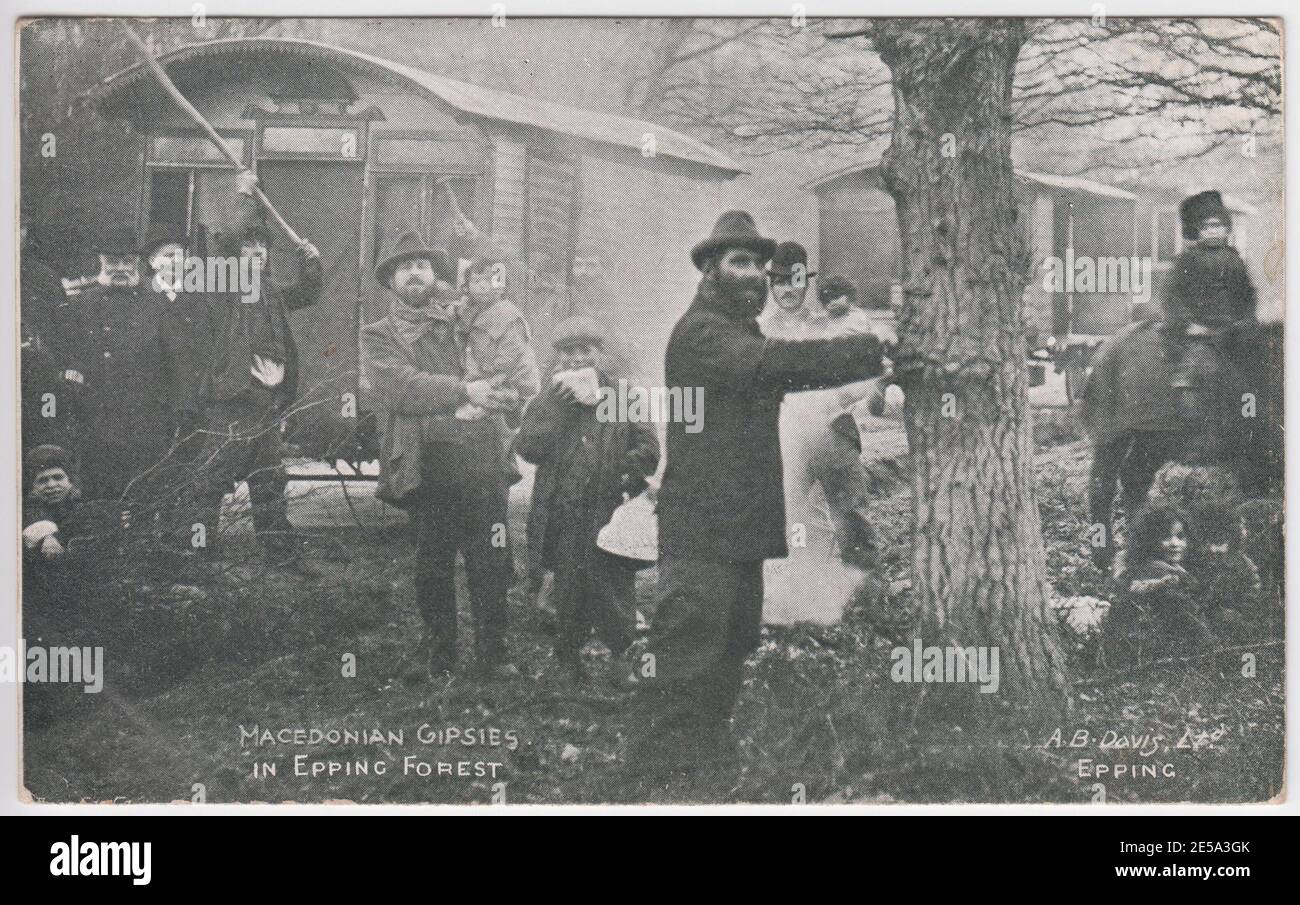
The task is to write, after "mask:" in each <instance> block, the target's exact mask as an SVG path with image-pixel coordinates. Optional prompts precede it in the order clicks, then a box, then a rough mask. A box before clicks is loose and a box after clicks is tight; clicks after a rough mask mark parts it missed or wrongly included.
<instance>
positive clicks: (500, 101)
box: [87, 38, 745, 174]
mask: <svg viewBox="0 0 1300 905" xmlns="http://www.w3.org/2000/svg"><path fill="white" fill-rule="evenodd" d="M262 51H267V52H277V53H297V54H303V55H308V56H314V57H316V58H318V59H322V60H327V61H329V62H332V63H336V64H339V65H343V66H348V67H351V68H353V69H357V70H362V71H373V72H379V73H380V74H387V75H388V76H390V77H397V78H399V79H401V80H403V81H405V82H407V83H409V84H412V85H414V86H416V87H418V88H419V89H421V90H422V91H424V92H427V93H428V94H430V95H432V96H434V97H436V98H438V99H440V100H442V101H443V102H444V103H446V104H449V105H450V106H452V107H455V108H456V109H457V110H462V111H464V112H466V113H469V114H472V115H474V116H481V117H484V118H487V119H495V120H501V121H503V122H508V123H514V124H517V125H522V126H530V127H532V128H536V129H543V130H546V131H548V132H558V133H561V134H564V135H573V136H577V137H579V138H583V139H586V140H588V141H593V142H598V143H601V144H608V145H615V146H618V147H622V148H632V149H634V150H636V151H637V152H638V153H639V152H640V150H641V146H642V143H643V142H644V140H645V136H646V135H647V134H649V135H653V136H654V142H655V154H656V155H661V156H666V157H675V158H678V159H680V160H688V161H691V162H693V163H700V164H704V165H706V166H710V167H714V168H716V169H720V170H726V171H728V172H730V173H732V174H736V173H743V172H745V170H744V169H743V168H742V167H741V166H740V165H739V164H737V163H736V162H735V161H734V160H733V159H731V158H730V157H728V156H727V155H726V154H724V153H722V152H721V151H719V150H717V149H716V148H712V147H710V146H708V145H706V144H704V143H703V142H700V141H696V140H695V139H694V138H691V137H690V136H688V135H683V134H682V133H680V132H676V131H674V130H672V129H669V128H667V127H665V126H661V125H658V124H656V123H650V122H645V121H643V120H638V119H630V118H628V117H625V116H614V115H612V114H609V113H597V112H595V111H592V110H580V109H578V108H576V107H568V106H565V105H564V104H557V103H553V102H551V101H543V100H539V99H536V98H531V97H524V96H522V95H518V94H510V93H508V92H505V91H497V90H495V89H492V88H484V87H483V86H481V85H472V84H470V83H468V82H459V81H456V80H455V79H449V78H446V77H444V76H440V75H434V74H433V73H431V72H426V71H424V70H423V69H416V68H415V67H413V66H406V65H404V64H402V63H395V62H393V61H392V60H385V59H383V58H381V57H376V56H371V55H370V54H365V53H360V52H358V51H355V50H348V49H346V48H342V47H334V46H332V45H329V44H323V43H321V42H319V41H308V40H305V39H302V38H229V39H224V40H220V41H209V42H206V43H203V44H189V45H186V46H184V47H179V48H177V49H176V50H173V51H170V52H168V53H165V54H162V55H161V56H159V57H158V62H159V63H161V64H162V65H163V66H164V68H168V67H173V66H178V65H184V64H185V63H187V62H189V61H191V60H195V59H200V58H208V57H213V56H219V55H221V54H232V55H233V54H248V53H256V52H262ZM149 78H150V76H149V73H148V70H147V69H146V68H145V67H144V64H143V63H137V64H136V65H134V66H131V67H129V68H127V69H124V70H122V71H121V72H117V73H114V74H113V75H110V76H108V77H107V78H106V79H104V80H103V81H101V82H100V83H99V84H98V85H96V86H95V87H94V88H92V89H91V90H90V91H89V92H87V94H88V95H90V96H91V97H93V98H95V99H96V100H99V101H106V100H109V99H112V98H115V97H117V96H119V95H121V94H124V93H125V92H127V91H130V90H132V89H133V88H135V87H137V86H138V85H139V84H140V82H141V81H145V80H148V79H149Z"/></svg>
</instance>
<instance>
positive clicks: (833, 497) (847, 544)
mask: <svg viewBox="0 0 1300 905" xmlns="http://www.w3.org/2000/svg"><path fill="white" fill-rule="evenodd" d="M812 466H813V473H814V474H815V476H816V478H817V480H818V481H820V482H821V485H822V493H824V494H825V496H826V505H827V506H828V507H829V509H830V512H831V520H832V521H833V522H834V524H835V534H836V538H837V540H838V541H839V548H840V558H841V559H842V560H844V561H845V562H846V563H849V564H850V565H853V566H857V567H858V568H860V569H863V570H869V569H871V568H872V567H873V566H875V565H876V562H877V559H878V556H879V546H878V544H877V541H876V531H875V528H874V527H872V524H871V492H870V489H871V480H870V478H869V477H868V476H867V472H866V468H864V467H863V465H862V457H861V455H860V453H859V452H858V449H857V448H856V447H855V446H854V445H853V443H852V442H850V441H849V439H848V438H846V437H844V436H843V435H842V434H840V433H839V432H838V431H835V430H831V431H829V432H828V436H827V437H825V438H824V442H822V443H821V444H820V447H819V449H818V450H817V453H816V454H815V455H814V457H813V460H812Z"/></svg>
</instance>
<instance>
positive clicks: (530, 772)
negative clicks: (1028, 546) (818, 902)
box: [24, 427, 1284, 804]
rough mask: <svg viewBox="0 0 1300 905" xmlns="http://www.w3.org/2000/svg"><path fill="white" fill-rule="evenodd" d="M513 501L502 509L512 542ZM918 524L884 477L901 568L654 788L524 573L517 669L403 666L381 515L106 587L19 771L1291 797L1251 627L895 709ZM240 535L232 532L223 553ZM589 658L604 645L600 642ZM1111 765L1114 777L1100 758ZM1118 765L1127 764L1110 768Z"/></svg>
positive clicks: (1073, 553) (1055, 439)
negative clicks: (96, 635)
mask: <svg viewBox="0 0 1300 905" xmlns="http://www.w3.org/2000/svg"><path fill="white" fill-rule="evenodd" d="M1051 433H1052V429H1051V428H1050V427H1049V428H1048V429H1047V431H1046V434H1047V435H1050V434H1051ZM1043 439H1045V440H1046V442H1049V443H1055V445H1049V446H1047V447H1046V448H1045V449H1044V450H1043V451H1042V452H1040V454H1039V456H1038V463H1037V482H1038V492H1039V500H1040V506H1041V511H1042V520H1043V525H1044V531H1045V540H1046V543H1047V550H1048V565H1049V570H1050V577H1051V580H1052V583H1053V585H1054V587H1056V588H1057V590H1058V592H1059V593H1060V594H1062V595H1074V594H1097V595H1099V596H1104V595H1105V593H1106V588H1105V582H1104V580H1103V576H1102V575H1101V574H1100V573H1099V572H1097V570H1095V569H1094V568H1093V566H1092V565H1091V564H1090V562H1089V561H1088V560H1087V558H1086V556H1085V553H1086V551H1085V549H1084V546H1083V542H1082V540H1081V538H1082V537H1083V532H1084V518H1083V515H1084V513H1085V511H1086V506H1085V493H1086V474H1087V463H1088V457H1089V454H1088V450H1087V448H1086V445H1085V444H1084V443H1082V442H1080V441H1078V440H1072V439H1071V437H1070V432H1069V431H1068V430H1067V431H1064V432H1061V433H1060V434H1059V435H1057V436H1046V435H1045V437H1044V438H1043ZM1060 441H1065V442H1060ZM523 514H524V513H523V512H522V510H519V509H518V507H516V510H515V511H514V512H512V528H513V530H514V532H515V535H516V540H517V541H518V540H521V535H522V518H523ZM909 522H910V514H909V501H908V491H907V489H906V487H905V486H902V485H901V484H897V483H896V484H895V486H894V487H893V488H892V490H891V491H890V492H889V493H888V494H887V495H884V496H883V497H882V498H881V499H880V500H879V502H878V505H877V525H878V527H879V530H880V532H881V535H882V539H883V541H884V543H885V550H886V555H885V560H884V570H885V573H886V574H885V577H886V578H887V579H888V581H889V582H890V593H889V594H888V595H887V597H886V598H885V599H883V600H882V599H876V600H874V601H871V600H867V599H855V600H854V601H853V602H852V603H851V604H850V607H849V609H848V611H847V613H846V616H845V619H844V620H843V621H842V622H841V623H839V624H837V625H835V626H833V627H831V628H817V629H800V628H779V629H773V628H768V629H765V630H764V635H763V643H762V647H761V649H760V650H759V651H758V652H757V653H756V654H755V656H754V657H753V658H752V659H751V661H750V663H749V665H748V667H747V670H746V678H745V688H744V692H743V694H742V697H741V700H740V703H739V706H738V708H737V711H736V714H735V722H734V726H735V733H736V736H737V738H738V740H739V746H740V766H739V769H738V771H732V772H729V773H727V774H726V775H717V774H711V773H705V774H702V775H699V776H697V777H695V778H693V779H690V780H681V781H679V782H678V783H676V784H673V785H669V786H667V787H650V788H643V787H637V788H627V787H626V786H624V785H622V781H621V780H620V779H619V773H618V771H617V767H618V764H619V758H620V752H621V747H622V744H623V740H624V738H625V735H626V725H625V723H624V718H623V714H624V710H625V708H624V701H623V700H622V699H620V697H619V696H618V695H616V694H614V693H613V692H611V691H610V690H609V689H608V688H607V687H605V686H604V685H602V684H601V683H599V682H597V681H594V680H593V681H591V682H589V683H588V684H586V685H583V686H577V687H575V686H574V685H573V684H572V683H571V682H570V680H568V679H567V678H566V677H565V676H563V675H562V674H561V672H560V671H559V670H558V669H557V668H556V666H555V663H554V661H553V660H551V658H550V636H549V635H548V634H547V633H546V632H545V630H544V628H543V626H542V625H541V624H540V620H539V616H538V614H537V612H536V611H535V610H534V609H533V607H532V606H531V604H530V603H529V602H528V601H526V600H525V598H524V595H523V594H522V591H521V590H519V589H516V590H514V591H512V592H511V595H510V610H511V612H510V615H511V630H510V647H511V651H512V653H513V655H514V657H515V662H516V663H517V664H518V666H519V669H520V672H521V675H520V677H519V678H517V679H513V680H509V681H506V682H495V683H487V682H481V681H478V680H476V679H474V678H473V677H472V676H470V675H469V674H468V673H467V674H466V675H464V676H458V677H457V678H456V679H454V680H453V681H451V682H450V683H438V684H429V683H421V684H418V685H408V684H406V683H405V682H403V681H402V680H401V679H400V678H395V677H394V673H395V672H396V668H397V665H398V664H399V663H400V662H401V661H403V659H404V657H405V656H406V655H407V654H409V653H410V652H411V650H412V648H413V646H414V644H415V641H416V639H417V638H418V637H419V634H420V621H419V617H418V615H417V614H416V611H415V609H414V604H413V599H412V593H413V592H412V586H411V573H412V556H413V553H412V548H411V545H410V543H409V542H408V540H407V539H406V535H405V529H404V528H402V527H394V528H392V529H388V530H385V531H383V532H378V533H376V532H364V533H363V532H360V531H351V532H347V531H333V532H330V533H328V534H324V533H322V534H321V535H320V536H317V537H315V538H314V539H313V540H312V541H311V546H310V556H309V557H308V562H309V569H308V570H307V571H303V570H300V569H291V568H287V567H272V568H270V569H262V568H261V567H260V566H259V567H258V568H259V571H258V572H257V573H256V574H255V573H254V572H253V571H252V570H253V566H252V565H249V566H247V567H236V568H235V569H234V570H232V571H231V572H230V573H228V574H227V575H226V576H225V577H224V578H223V579H221V580H220V582H219V583H217V584H216V585H215V586H213V587H211V588H210V589H209V590H208V592H207V593H206V595H203V596H201V597H200V598H199V599H193V598H192V597H182V598H181V599H171V597H172V595H164V596H166V597H168V598H169V599H166V600H161V601H160V600H159V599H158V595H157V594H156V593H152V592H148V593H146V594H145V595H144V598H142V599H145V600H147V602H146V603H144V604H143V605H142V604H141V603H140V602H139V601H137V602H136V603H134V604H131V605H130V606H128V607H127V608H125V609H124V608H123V607H122V605H119V604H113V603H109V602H107V601H105V602H100V603H98V604H97V606H102V607H103V608H104V615H105V618H104V620H103V624H104V625H105V626H106V627H107V628H106V634H105V638H106V641H105V644H106V647H107V648H108V650H107V657H108V659H109V661H110V671H109V680H108V683H107V690H106V692H105V693H103V694H100V695H82V694H79V693H78V694H75V695H72V696H65V698H63V699H62V700H64V702H65V710H64V713H63V715H62V716H61V718H60V719H58V720H57V721H56V722H54V723H52V724H49V725H45V726H37V727H29V728H28V730H27V732H26V737H25V744H24V761H25V764H24V770H25V777H26V786H27V788H28V790H29V791H30V792H31V794H32V796H33V797H34V798H36V799H37V800H49V801H77V800H84V801H108V800H113V801H134V802H141V801H185V802H188V801H190V800H191V798H192V797H193V796H194V795H195V788H196V787H195V784H202V787H203V794H204V796H205V797H206V800H207V801H208V802H248V801H289V800H294V801H302V802H320V801H337V800H350V801H357V802H385V801H388V802H447V803H460V802H480V803H487V802H490V801H492V800H493V794H494V788H493V786H494V783H496V782H498V781H504V782H505V783H506V785H505V787H504V793H505V797H506V800H507V801H508V802H511V803H536V804H540V803H570V802H603V801H624V800H636V801H647V802H670V801H672V802H708V801H712V802H720V801H731V802H734V801H745V802H767V803H788V802H791V801H793V800H800V799H802V800H806V801H807V802H809V803H813V802H819V801H869V802H915V801H922V802H933V801H963V802H980V801H989V802H1036V801H1056V802H1079V803H1086V802H1091V801H1096V800H1098V799H1099V798H1101V797H1102V796H1103V794H1104V798H1105V800H1106V801H1109V802H1112V803H1113V802H1135V801H1148V802H1175V801H1201V802H1229V801H1238V802H1240V801H1265V800H1268V799H1270V798H1272V797H1274V796H1277V795H1279V794H1280V793H1281V782H1282V763H1283V735H1284V726H1283V721H1284V706H1283V705H1284V702H1283V681H1284V680H1283V671H1282V670H1283V655H1282V647H1281V645H1280V644H1277V643H1274V644H1272V645H1261V646H1260V647H1259V649H1258V651H1257V652H1256V653H1257V656H1258V666H1257V673H1256V675H1255V676H1253V677H1251V678H1245V677H1243V676H1242V675H1241V660H1240V657H1241V653H1240V651H1234V652H1230V653H1226V654H1222V655H1220V656H1210V657H1203V658H1199V659H1194V660H1190V661H1187V662H1181V663H1172V664H1167V665H1164V666H1156V667H1153V668H1149V669H1146V670H1143V671H1140V672H1137V673H1133V674H1128V675H1123V676H1114V675H1094V674H1093V673H1094V672H1095V670H1094V669H1093V667H1092V665H1091V661H1090V658H1089V656H1088V653H1087V650H1086V649H1082V647H1081V646H1079V645H1076V644H1074V642H1073V641H1069V640H1067V642H1066V643H1067V645H1068V646H1069V647H1070V648H1071V652H1072V657H1071V667H1072V671H1073V675H1072V679H1073V680H1074V681H1075V697H1074V702H1073V709H1072V712H1071V714H1070V715H1069V717H1068V718H1067V719H1066V720H1064V721H1063V722H1062V724H1061V725H1060V726H1059V727H1051V726H1049V727H1045V728H1040V729H1035V730H1034V731H1033V732H1023V733H1016V732H1010V733H1007V732H1002V733H1001V734H996V735H994V734H990V735H987V736H985V737H980V738H976V737H972V736H970V735H966V736H963V734H962V733H961V732H960V731H959V730H958V729H956V728H954V727H944V726H935V725H917V722H916V720H915V711H913V712H912V714H911V717H912V718H911V719H909V718H908V716H909V715H908V714H907V713H905V712H901V711H900V707H899V703H898V701H897V700H896V699H895V696H894V695H892V693H891V692H892V690H893V689H894V688H897V686H893V685H892V683H891V682H890V680H889V675H888V665H889V660H888V657H887V651H888V650H889V649H890V648H891V647H892V646H893V645H894V644H895V643H896V642H895V641H894V640H891V639H892V638H896V637H897V636H898V635H899V629H900V626H904V625H906V623H907V620H908V612H909V609H908V603H907V590H906V578H907V573H908V564H907V559H908V549H909V540H908V530H909V527H908V526H909ZM236 543H244V544H247V545H248V548H247V550H246V551H245V552H246V553H247V556H248V559H249V562H250V563H253V562H260V561H261V557H260V555H259V554H258V553H257V551H256V547H255V546H254V542H253V541H252V539H251V538H245V539H243V540H242V541H237V542H236ZM517 549H518V547H517ZM239 553H240V551H239V550H236V549H232V550H231V551H230V554H229V555H230V558H231V559H232V560H236V561H237V560H238V558H239ZM241 570H242V571H241ZM652 583H653V582H652V575H651V574H650V573H647V572H643V573H641V579H640V581H639V596H640V603H641V606H642V608H643V609H644V611H645V612H646V613H647V614H652V606H653V602H652ZM462 585H463V581H462ZM461 593H462V595H463V594H464V590H463V586H462V592H461ZM464 599H465V598H464V597H463V596H462V600H464ZM464 609H465V607H464V606H462V610H464ZM462 619H463V627H464V631H463V637H462V650H463V651H465V652H466V653H468V650H469V646H468V644H467V642H468V641H469V639H470V637H471V633H472V626H471V624H470V623H469V620H468V617H467V615H466V614H465V613H462ZM1261 640H1267V639H1261ZM1275 640H1276V639H1275ZM1083 647H1086V645H1085V646H1083ZM114 648H116V650H115V649H114ZM345 654H353V655H355V658H356V664H357V666H356V675H355V677H350V678H349V677H344V676H343V674H342V673H343V669H342V662H343V657H344V655H345ZM587 656H589V657H590V658H591V659H592V660H593V661H595V660H599V659H601V658H602V657H603V656H604V654H603V651H597V650H593V649H590V648H589V650H588V652H587ZM467 659H468V658H467ZM146 667H147V668H146ZM425 724H427V725H429V726H433V727H439V728H441V727H447V726H457V727H466V728H468V727H480V728H485V727H496V728H498V729H500V730H502V731H513V732H514V733H517V737H518V740H519V744H518V746H517V749H516V750H513V751H510V750H507V749H506V748H505V747H460V746H457V745H452V746H447V747H438V746H437V745H428V744H423V743H421V742H420V741H419V740H418V739H417V738H416V733H417V728H418V727H420V726H421V725H425ZM241 726H243V727H246V728H250V729H251V727H253V726H259V727H261V728H262V729H266V728H271V729H273V730H275V729H279V728H281V727H290V728H297V727H301V728H304V729H312V728H315V729H322V730H329V729H338V730H343V729H359V730H373V729H379V730H382V731H384V732H385V733H387V732H388V731H390V730H399V729H400V730H403V731H404V733H405V739H404V743H403V744H401V745H396V744H391V743H389V742H388V741H384V742H383V743H380V744H343V743H340V744H320V745H313V746H294V745H285V744H276V745H268V746H262V747H253V746H251V745H248V744H244V745H241V731H240V727H241ZM1058 729H1059V732H1057V731H1056V730H1058ZM295 755H306V759H307V761H309V762H310V761H321V762H326V761H332V762H336V763H338V764H344V763H350V762H356V761H365V762H368V763H370V764H371V765H372V773H371V774H370V775H366V776H350V775H345V774H342V773H336V774H335V775H334V776H333V777H329V776H328V775H320V776H316V777H314V778H313V777H310V776H297V775H295V768H294V757H295ZM407 756H412V757H414V758H416V759H417V760H419V761H425V762H430V763H434V762H437V761H439V760H443V761H448V762H450V761H471V762H478V761H482V762H500V763H502V764H503V765H504V766H503V767H501V768H499V769H500V773H499V775H498V777H497V779H496V780H494V779H492V778H490V777H489V776H482V777H473V776H471V777H464V778H454V777H453V778H448V777H443V778H438V777H437V776H433V777H422V776H419V775H407V774H405V773H404V770H403V763H404V758H406V757H407ZM255 762H256V763H266V762H274V763H275V764H276V770H277V772H276V775H275V776H273V777H266V776H263V777H255V776H254V775H253V772H254V764H255ZM376 762H384V763H385V764H386V766H387V772H386V773H385V774H384V775H382V776H376V775H374V772H373V769H374V764H376ZM1099 765H1105V766H1106V767H1107V768H1108V769H1109V771H1110V773H1109V775H1104V776H1100V777H1098V776H1097V775H1096V770H1097V768H1098V766H1099ZM1121 767H1125V768H1129V769H1130V771H1131V772H1130V773H1129V775H1116V772H1117V769H1118V768H1121ZM1090 774H1091V775H1090ZM1098 783H1101V784H1102V785H1104V789H1099V788H1098V785H1097V784H1098ZM496 791H497V792H498V793H500V792H501V789H500V787H498V788H497V790H496Z"/></svg>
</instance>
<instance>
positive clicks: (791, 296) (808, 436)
mask: <svg viewBox="0 0 1300 905" xmlns="http://www.w3.org/2000/svg"><path fill="white" fill-rule="evenodd" d="M816 275H817V274H816V273H815V272H814V271H811V270H809V269H808V252H807V250H806V249H805V248H804V247H803V246H802V245H800V244H799V243H798V242H782V243H781V244H780V245H778V246H777V247H776V252H775V254H774V255H773V257H772V262H771V264H769V265H768V279H769V281H770V283H771V287H772V297H771V301H770V302H769V303H768V305H767V307H766V308H765V309H764V311H763V313H762V315H760V316H759V319H758V323H759V327H760V328H761V329H762V331H763V335H764V336H768V337H772V338H774V339H829V338H832V337H836V336H850V335H853V334H855V333H858V334H872V330H871V325H870V323H869V321H868V320H867V317H866V315H864V314H862V313H861V312H860V311H858V312H857V317H853V316H851V314H850V313H849V312H846V311H843V310H842V309H839V308H837V312H838V313H837V314H836V315H835V316H832V314H831V311H830V310H829V309H827V308H825V307H823V306H822V305H821V304H820V302H819V301H818V299H817V298H812V299H810V298H809V297H808V285H809V283H810V281H811V280H812V279H813V278H814V277H815V276H816ZM841 291H842V290H841ZM876 390H877V387H876V385H875V384H873V383H854V384H850V385H849V386H844V387H839V388H837V389H833V390H825V391H822V392H809V393H796V394H793V395H789V396H786V398H785V399H784V400H783V401H782V403H781V455H782V459H783V461H784V464H785V474H786V489H787V491H788V493H789V497H788V502H789V503H790V506H789V516H790V519H791V524H796V523H797V524H800V525H803V526H804V527H805V529H806V530H807V531H808V533H809V534H810V535H817V536H818V537H817V538H816V539H817V541H818V542H817V543H814V544H812V545H811V547H812V549H813V550H822V549H825V550H829V549H830V548H831V546H832V542H838V548H839V555H840V558H841V559H842V560H843V561H844V562H846V563H848V564H849V565H852V566H855V567H857V568H859V569H862V570H864V571H865V570H869V569H871V568H872V567H873V566H874V565H875V560H876V556H877V547H878V545H877V542H876V533H875V529H874V528H873V527H872V525H871V513H870V502H871V499H870V486H871V480H870V478H869V477H868V476H867V473H866V469H865V468H864V467H863V465H862V459H861V455H862V441H861V438H860V437H859V435H858V426H857V422H856V421H855V420H854V417H853V412H852V409H853V407H854V406H855V405H857V403H859V402H861V401H862V400H863V399H866V398H868V397H870V396H872V395H873V393H874V392H875V391H876ZM814 484H820V485H821V488H822V493H823V495H824V496H825V497H826V507H827V510H828V511H829V515H830V520H831V524H830V525H828V526H827V528H829V529H830V530H829V531H828V530H826V529H821V530H820V531H818V530H817V529H818V526H820V525H825V523H826V520H825V518H823V517H818V516H817V515H816V514H815V511H814V507H813V504H812V491H813V485H814ZM832 532H833V536H832ZM786 609H787V610H788V607H786ZM791 612H797V611H791ZM769 615H770V614H769ZM817 615H818V614H813V613H811V612H810V613H809V614H808V616H807V617H806V618H815V616H817ZM820 615H821V616H822V617H823V618H824V616H825V614H820ZM837 615H838V614H837Z"/></svg>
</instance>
